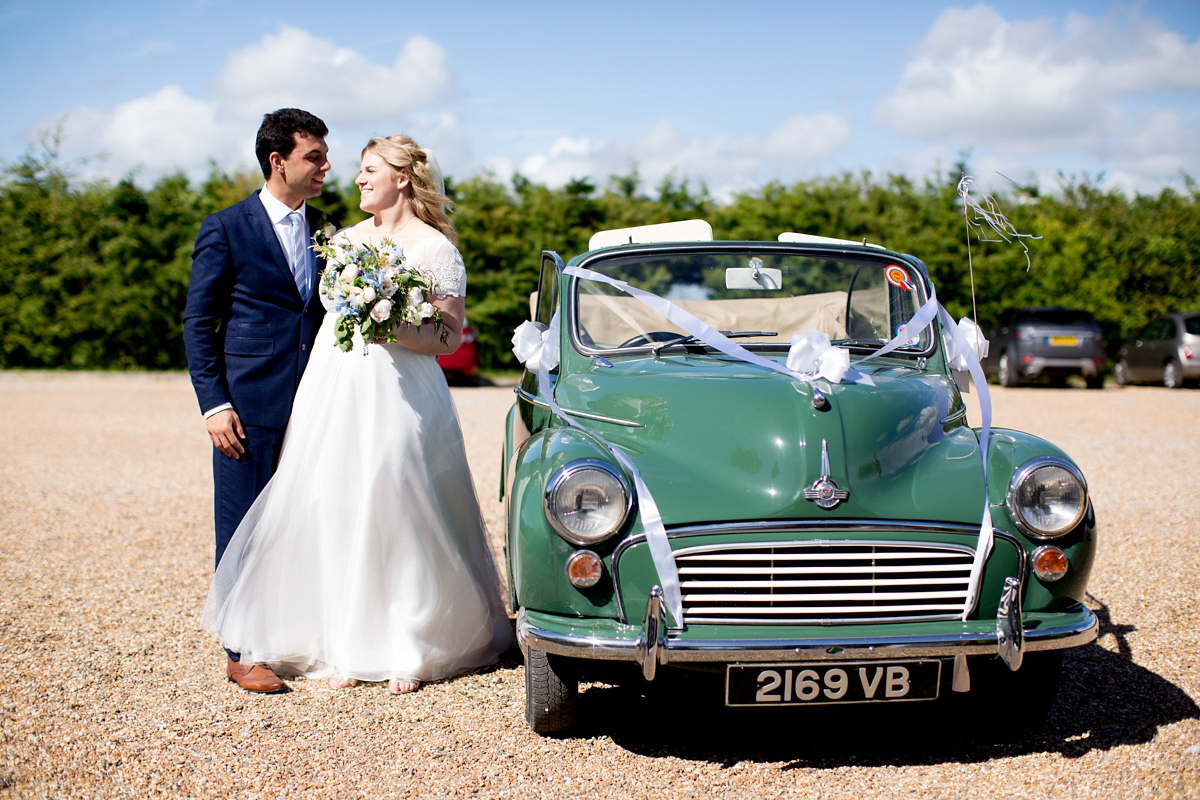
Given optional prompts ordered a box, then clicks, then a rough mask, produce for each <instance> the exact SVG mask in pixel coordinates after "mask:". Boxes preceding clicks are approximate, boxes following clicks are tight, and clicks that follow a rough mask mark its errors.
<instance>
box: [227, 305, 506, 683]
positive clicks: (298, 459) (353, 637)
mask: <svg viewBox="0 0 1200 800" xmlns="http://www.w3.org/2000/svg"><path fill="white" fill-rule="evenodd" d="M333 319H334V315H332V314H330V315H328V316H327V318H326V323H325V325H323V326H322V328H321V331H320V332H319V334H318V336H317V341H316V344H315V345H314V347H313V353H312V357H311V359H310V361H309V365H308V368H307V369H306V370H305V373H304V377H303V379H302V381H301V383H300V387H299V390H298V391H297V394H296V400H295V404H294V406H293V410H292V417H291V421H290V423H289V425H288V429H287V433H286V436H285V438H284V443H283V451H282V454H281V456H280V461H279V469H278V471H277V472H276V473H275V476H274V477H273V478H272V479H271V481H270V483H269V484H268V485H267V487H266V489H264V490H263V492H262V494H261V495H259V497H258V499H257V500H256V501H255V502H254V505H253V506H251V508H250V511H249V512H248V513H247V514H246V517H245V519H244V520H243V521H242V523H241V525H240V526H239V527H238V530H237V533H236V534H234V537H233V539H232V541H231V542H230V545H229V547H228V549H227V550H226V552H225V554H224V556H223V557H222V559H221V563H220V565H219V566H218V567H217V571H216V574H215V576H214V578H213V584H212V589H211V591H210V592H209V596H208V601H207V603H206V604H205V608H204V615H203V625H204V627H205V628H206V629H208V630H209V631H211V632H213V633H215V634H216V635H217V636H218V637H219V638H220V639H221V642H222V644H223V645H224V646H225V647H227V648H229V649H230V650H232V651H234V652H237V653H241V656H242V659H243V660H244V661H246V662H247V663H264V664H270V665H272V666H273V667H274V668H276V669H277V670H278V671H280V672H281V674H292V675H298V674H299V675H307V676H309V677H324V676H328V675H332V674H335V673H336V674H340V675H344V676H346V677H351V678H357V679H358V680H365V681H380V680H390V679H392V678H416V679H418V680H423V681H429V680H436V679H438V678H443V677H447V676H449V675H453V674H455V673H458V672H461V671H463V670H467V669H471V668H474V667H479V666H483V665H485V664H489V663H493V662H495V660H496V659H497V657H498V656H499V654H500V653H502V652H503V651H504V650H506V649H507V648H508V647H509V645H510V644H511V639H512V630H511V627H510V624H509V622H508V619H507V615H506V614H505V612H504V609H503V606H502V604H501V601H500V592H499V580H498V577H497V573H496V567H495V562H494V560H493V558H492V553H491V551H490V548H489V546H488V543H487V536H486V531H485V528H484V525H483V520H482V517H481V515H480V512H479V503H478V500H477V499H476V495H475V490H474V487H473V485H472V482H471V474H470V471H469V469H468V467H467V459H466V452H465V450H464V447H463V440H462V431H461V429H460V428H459V424H458V418H457V416H456V414H455V411H454V404H453V401H452V400H451V397H450V391H449V389H448V388H447V386H446V381H445V378H444V377H443V376H442V373H441V369H440V368H439V367H438V365H437V360H436V359H435V358H434V357H432V356H426V355H420V354H417V353H414V352H412V351H411V350H408V349H407V348H405V347H402V346H400V345H394V344H392V345H380V344H372V345H370V346H369V347H367V348H366V352H365V354H364V351H363V349H362V348H363V345H362V342H361V340H357V341H356V344H355V348H354V349H353V350H351V351H350V352H345V353H344V352H342V351H341V350H340V349H338V348H337V347H336V346H335V345H334V344H333V329H332V324H333ZM356 339H357V337H356Z"/></svg>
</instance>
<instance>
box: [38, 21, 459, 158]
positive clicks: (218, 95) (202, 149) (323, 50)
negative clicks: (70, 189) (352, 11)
mask: <svg viewBox="0 0 1200 800" xmlns="http://www.w3.org/2000/svg"><path fill="white" fill-rule="evenodd" d="M454 85H455V81H454V75H453V72H452V70H451V69H450V64H449V59H448V57H447V56H446V53H445V51H444V50H443V49H442V47H441V46H440V45H438V44H437V43H436V42H433V41H431V40H430V39H427V38H425V37H423V36H414V37H412V38H411V39H409V40H408V41H407V42H406V43H405V44H404V46H403V47H402V48H401V50H400V52H399V53H398V54H397V56H396V58H395V59H394V61H393V63H392V64H391V65H390V66H383V65H379V64H375V63H372V62H371V61H369V60H367V59H366V58H364V57H363V56H361V55H360V54H358V53H356V52H355V51H353V50H349V49H347V48H342V47H338V46H336V45H335V44H334V43H333V42H330V41H329V40H327V39H321V38H319V37H316V36H313V35H312V34H310V33H308V32H307V31H303V30H300V29H298V28H293V27H290V26H287V25H284V26H282V27H280V29H279V31H278V32H277V33H272V34H268V35H266V36H264V37H263V38H262V39H261V40H260V41H259V42H257V43H256V44H254V45H251V46H249V47H246V48H244V49H242V50H238V51H236V52H234V53H232V54H230V55H229V57H228V59H227V60H226V62H225V65H224V67H223V68H222V69H221V71H220V73H219V74H218V75H217V77H216V78H215V80H214V81H213V83H212V86H211V89H210V91H209V92H208V94H207V96H205V97H194V96H191V95H188V94H187V93H186V92H184V91H183V90H182V89H181V88H180V87H178V86H165V87H163V88H161V89H158V90H156V91H154V92H151V93H150V94H147V95H144V96H142V97H138V98H135V99H133V100H130V101H128V102H125V103H121V104H119V105H116V106H112V107H108V108H98V107H93V106H78V107H76V108H74V109H72V110H71V111H70V112H68V113H67V114H66V115H65V116H63V117H61V118H59V119H55V120H47V119H43V120H40V121H39V122H37V123H35V125H34V126H33V128H32V130H31V131H30V135H29V138H30V139H37V138H38V137H39V136H40V134H41V133H42V132H45V131H52V130H54V129H55V128H56V127H61V136H62V139H61V152H62V154H63V155H64V156H66V157H67V158H72V159H78V158H86V159H88V163H87V165H86V167H85V168H84V169H83V170H82V172H83V174H84V177H89V178H93V177H109V178H119V177H123V176H124V175H126V174H128V173H129V172H130V171H131V170H138V178H139V180H150V181H152V180H155V179H157V178H158V177H159V176H161V175H163V174H165V173H168V172H173V171H175V170H180V169H181V170H183V171H185V172H186V173H188V174H189V175H190V176H191V177H193V178H197V179H198V178H202V177H204V176H206V175H207V174H208V171H209V165H210V162H211V161H216V162H217V163H218V164H219V165H220V167H221V168H223V169H257V164H256V163H255V160H254V132H255V131H256V130H257V129H258V125H259V122H260V120H261V118H262V115H263V114H264V113H266V112H269V111H272V110H274V109H276V108H282V107H287V106H293V107H298V108H304V109H307V110H309V111H312V112H313V113H314V114H316V115H317V116H319V117H321V118H322V119H323V120H324V121H325V122H326V123H327V124H328V125H329V126H330V130H331V134H330V136H329V143H330V145H331V159H332V160H333V161H334V168H335V171H336V172H338V173H340V174H341V175H342V176H346V177H349V176H353V174H354V172H355V171H356V170H357V164H358V153H359V149H361V147H362V146H363V145H364V144H366V141H367V139H368V138H369V137H370V136H372V135H389V134H393V133H401V132H403V133H409V134H411V135H413V136H414V137H415V138H417V140H418V141H422V138H423V137H428V139H429V141H432V142H436V143H437V145H438V154H439V157H440V159H441V161H442V165H443V167H448V168H449V169H450V171H451V172H452V173H453V171H454V169H455V167H456V166H457V165H458V164H461V163H462V160H464V159H466V158H469V156H470V146H469V144H468V142H467V140H466V138H465V136H464V134H463V132H462V129H461V124H460V122H459V120H458V118H457V117H456V116H455V115H454V114H451V113H448V112H446V111H444V110H439V109H438V106H439V104H443V103H444V102H445V101H446V100H448V99H449V98H450V97H451V96H452V94H453V92H454ZM343 142H346V143H348V144H347V146H345V147H343V146H342V143H343ZM422 143H424V142H423V141H422ZM343 150H344V152H343ZM347 173H349V174H348V175H347Z"/></svg>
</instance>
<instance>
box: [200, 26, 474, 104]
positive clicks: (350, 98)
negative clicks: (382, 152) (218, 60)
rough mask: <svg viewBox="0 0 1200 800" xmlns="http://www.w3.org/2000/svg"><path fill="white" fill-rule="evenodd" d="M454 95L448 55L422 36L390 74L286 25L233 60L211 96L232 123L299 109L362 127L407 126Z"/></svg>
mask: <svg viewBox="0 0 1200 800" xmlns="http://www.w3.org/2000/svg"><path fill="white" fill-rule="evenodd" d="M453 88H454V75H453V72H452V71H451V69H450V61H449V58H448V57H447V56H446V52H445V51H444V50H443V49H442V48H441V46H440V45H438V44H437V43H436V42H434V41H432V40H430V39H427V38H425V37H424V36H414V37H412V38H411V39H409V40H408V42H406V43H405V45H404V47H403V48H402V49H401V50H400V53H399V54H398V55H397V56H396V59H395V61H394V62H393V63H392V65H391V66H390V67H386V66H382V65H379V64H374V63H371V62H370V61H368V60H367V59H366V58H364V57H363V56H361V55H359V54H358V53H356V52H355V51H353V50H350V49H347V48H344V47H338V46H336V45H335V44H334V43H333V42H330V41H329V40H327V39H321V38H318V37H316V36H313V35H312V34H311V33H309V32H307V31H304V30H300V29H299V28H293V27H290V26H288V25H284V26H281V27H280V29H279V32H278V33H275V34H268V35H267V36H264V37H263V38H262V40H261V41H259V42H257V43H255V44H253V45H250V46H249V47H246V48H244V49H242V50H239V51H237V52H235V53H233V54H232V55H230V57H229V59H228V61H226V63H225V67H224V68H223V69H222V70H221V73H220V75H218V76H217V78H216V80H215V81H214V83H213V87H212V92H213V95H214V96H215V97H217V98H220V100H221V102H222V104H223V106H224V107H225V108H226V109H227V110H228V112H229V113H231V114H232V115H233V116H238V117H255V116H259V115H261V114H263V113H264V111H270V110H273V109H276V108H283V107H287V106H294V107H297V108H304V109H307V110H310V111H312V112H313V113H314V114H316V115H317V116H319V117H321V118H322V119H324V120H325V121H326V122H327V123H329V124H330V125H346V126H359V125H371V124H375V123H378V122H379V121H381V120H388V119H391V120H394V123H393V124H395V123H401V124H403V123H404V122H407V121H408V118H409V116H410V115H411V114H412V113H413V112H414V111H417V110H419V109H421V108H424V107H427V106H429V105H431V104H433V103H436V102H438V101H441V100H444V99H446V98H447V97H448V96H449V95H450V94H451V92H452V91H453Z"/></svg>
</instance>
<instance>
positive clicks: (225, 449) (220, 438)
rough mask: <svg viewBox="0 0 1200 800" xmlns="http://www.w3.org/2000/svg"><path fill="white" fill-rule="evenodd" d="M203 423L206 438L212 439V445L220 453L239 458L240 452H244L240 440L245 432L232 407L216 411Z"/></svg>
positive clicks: (244, 449)
mask: <svg viewBox="0 0 1200 800" xmlns="http://www.w3.org/2000/svg"><path fill="white" fill-rule="evenodd" d="M205 424H206V425H207V426H208V438H209V439H212V443H213V447H215V448H217V449H218V450H220V451H221V453H222V454H224V455H226V456H228V457H229V458H235V459H240V458H241V457H242V453H244V452H246V448H245V447H244V446H243V445H242V441H241V440H242V439H245V438H246V432H245V431H244V430H242V421H241V420H240V419H238V415H237V412H236V411H234V410H233V409H232V408H227V409H225V410H224V411H218V412H217V413H216V414H213V415H212V416H211V417H209V418H208V419H207V420H205Z"/></svg>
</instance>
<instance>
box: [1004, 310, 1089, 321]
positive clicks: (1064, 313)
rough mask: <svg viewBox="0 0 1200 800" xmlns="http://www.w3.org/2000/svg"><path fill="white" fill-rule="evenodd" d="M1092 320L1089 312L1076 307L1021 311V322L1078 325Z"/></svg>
mask: <svg viewBox="0 0 1200 800" xmlns="http://www.w3.org/2000/svg"><path fill="white" fill-rule="evenodd" d="M1092 321H1093V320H1092V315H1091V313H1090V312H1087V311H1084V310H1083V309H1078V308H1046V309H1039V310H1036V311H1022V312H1021V322H1044V323H1046V324H1049V325H1080V324H1087V323H1090V322H1092Z"/></svg>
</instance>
